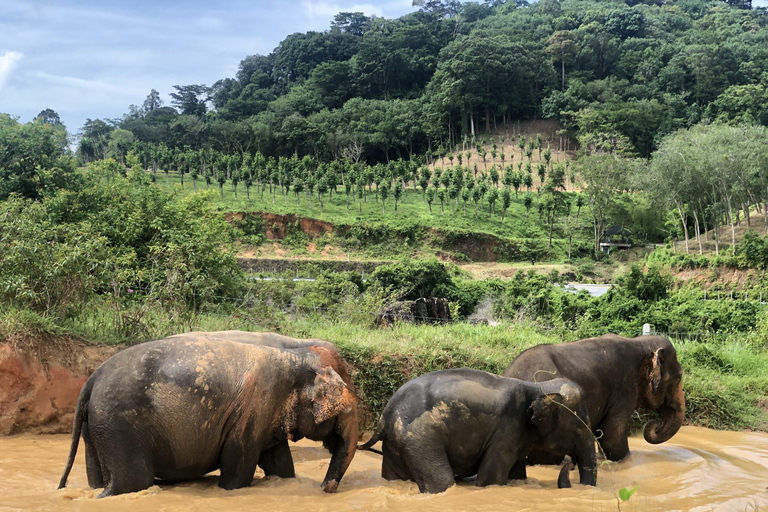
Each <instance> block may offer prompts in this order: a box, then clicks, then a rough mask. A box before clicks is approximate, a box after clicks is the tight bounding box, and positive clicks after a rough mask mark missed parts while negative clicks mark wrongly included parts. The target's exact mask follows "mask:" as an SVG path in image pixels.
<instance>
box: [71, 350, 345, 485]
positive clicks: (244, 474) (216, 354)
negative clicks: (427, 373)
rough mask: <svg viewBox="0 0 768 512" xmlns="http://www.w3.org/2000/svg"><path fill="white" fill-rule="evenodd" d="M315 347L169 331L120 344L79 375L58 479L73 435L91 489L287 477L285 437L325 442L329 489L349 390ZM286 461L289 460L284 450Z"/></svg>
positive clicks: (328, 356)
mask: <svg viewBox="0 0 768 512" xmlns="http://www.w3.org/2000/svg"><path fill="white" fill-rule="evenodd" d="M333 358H334V354H333V353H331V351H329V350H328V349H326V348H324V347H317V346H313V347H307V348H299V349H291V350H282V349H275V348H271V347H261V346H256V345H250V344H244V343H238V342H232V341H224V340H215V341H214V340H206V339H204V338H203V339H195V338H192V337H180V338H168V339H165V340H159V341H153V342H147V343H143V344H140V345H136V346H134V347H131V348H128V349H126V350H124V351H122V352H119V353H118V354H116V355H115V356H113V357H112V358H110V359H109V360H107V361H106V362H105V363H104V364H102V365H101V366H100V367H99V368H98V369H97V370H96V371H95V372H94V373H93V375H91V377H90V378H89V379H88V380H87V381H86V383H85V385H84V386H83V389H82V391H81V393H80V398H79V401H78V405H77V410H76V412H75V422H74V431H73V434H72V446H71V450H70V455H69V459H68V461H67V467H66V469H65V471H64V475H63V476H62V479H61V482H60V487H63V486H64V485H65V484H66V480H67V476H68V474H69V471H70V470H71V467H72V464H73V462H74V456H75V453H76V451H77V446H78V444H79V438H80V435H81V434H82V437H83V441H84V444H85V449H86V462H87V464H86V471H87V474H88V483H89V485H90V486H91V487H94V488H100V487H104V491H103V492H102V493H101V495H100V497H104V496H111V495H115V494H121V493H126V492H134V491H139V490H142V489H146V488H147V487H149V486H151V485H153V483H154V480H155V478H159V479H163V480H167V481H179V480H188V479H192V478H197V477H201V476H203V475H205V474H206V473H209V472H211V471H213V470H216V469H220V470H221V475H220V477H219V486H221V487H223V488H224V489H235V488H239V487H245V486H248V485H250V484H251V482H252V480H253V475H254V472H255V470H256V467H257V464H258V465H259V466H261V467H262V468H263V469H264V470H265V473H267V474H276V475H278V476H293V475H292V473H293V465H292V464H291V466H290V468H288V467H286V466H285V464H284V461H285V460H286V455H285V454H284V453H281V452H282V451H283V450H287V443H286V441H287V440H290V439H295V438H299V437H307V438H309V439H316V440H323V441H324V443H326V446H329V447H330V449H331V451H332V456H331V462H330V465H329V468H328V471H327V474H326V477H325V479H324V481H323V484H322V487H323V489H324V490H325V491H326V492H334V491H335V490H336V488H337V486H338V484H339V482H340V480H341V477H342V476H343V475H344V472H345V471H346V469H347V467H348V466H349V463H350V462H351V460H352V457H353V456H354V453H355V448H356V443H357V439H358V429H357V419H356V414H355V407H354V406H355V403H356V401H357V398H356V397H355V395H354V393H353V392H352V391H351V390H350V389H349V388H348V386H347V385H346V384H345V383H344V381H343V380H342V379H341V377H340V376H339V375H338V373H337V372H336V371H335V370H334V369H333V368H332V366H331V365H329V364H328V362H329V361H330V360H333ZM287 457H288V458H287V460H290V453H288V456H287Z"/></svg>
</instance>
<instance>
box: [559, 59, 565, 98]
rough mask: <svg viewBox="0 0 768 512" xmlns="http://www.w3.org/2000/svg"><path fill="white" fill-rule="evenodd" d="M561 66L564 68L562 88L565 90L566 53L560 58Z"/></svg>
mask: <svg viewBox="0 0 768 512" xmlns="http://www.w3.org/2000/svg"><path fill="white" fill-rule="evenodd" d="M560 68H561V70H562V88H563V90H565V55H563V56H562V58H561V59H560Z"/></svg>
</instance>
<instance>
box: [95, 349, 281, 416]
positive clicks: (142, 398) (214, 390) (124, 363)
mask: <svg viewBox="0 0 768 512" xmlns="http://www.w3.org/2000/svg"><path fill="white" fill-rule="evenodd" d="M279 352H280V351H278V350H275V349H270V348H266V347H249V346H245V345H241V344H237V343H231V342H227V343H212V342H206V341H197V340H187V339H164V340H157V341H152V342H147V343H142V344H140V345H136V346H133V347H130V348H128V349H126V350H124V351H122V352H119V353H117V354H115V355H114V356H112V357H111V358H110V359H108V360H107V361H106V362H104V364H102V365H101V366H100V367H99V368H98V370H97V371H96V372H95V373H94V374H93V375H92V376H91V378H92V379H94V381H93V389H92V391H91V396H90V401H91V403H92V404H94V406H97V407H98V408H99V410H98V411H93V413H94V414H95V415H104V414H105V413H106V414H107V415H108V414H109V413H110V412H111V413H121V414H140V413H152V412H158V411H159V412H162V410H163V409H164V408H167V407H170V408H181V407H187V408H188V409H189V410H190V411H191V410H195V409H199V408H200V407H203V408H206V409H213V408H214V406H215V405H216V404H217V403H226V402H228V401H231V400H233V399H234V398H235V397H236V396H237V394H238V392H239V390H240V387H241V386H242V383H243V380H244V379H243V375H245V374H246V372H250V374H252V375H258V374H259V369H260V367H262V366H266V365H268V364H269V362H270V360H271V358H273V357H274V356H275V355H276V354H277V353H279ZM270 356H272V357H270ZM92 409H93V407H92Z"/></svg>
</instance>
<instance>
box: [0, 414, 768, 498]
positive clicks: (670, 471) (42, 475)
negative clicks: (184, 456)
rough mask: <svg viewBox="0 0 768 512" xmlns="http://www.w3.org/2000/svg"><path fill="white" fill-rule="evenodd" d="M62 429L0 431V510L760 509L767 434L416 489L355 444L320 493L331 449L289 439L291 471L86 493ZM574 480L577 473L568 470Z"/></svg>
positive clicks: (638, 449)
mask: <svg viewBox="0 0 768 512" xmlns="http://www.w3.org/2000/svg"><path fill="white" fill-rule="evenodd" d="M69 439H70V438H69V436H67V435H52V436H33V435H22V436H15V437H5V438H0V510H2V511H7V510H33V511H35V510H46V511H47V510H65V511H68V510H76V511H110V512H112V511H118V512H119V511H128V510H130V511H135V510H142V511H150V510H162V511H176V510H178V511H185V512H189V511H205V512H214V511H219V510H243V511H245V510H248V511H253V510H281V511H283V510H284V511H291V512H321V511H342V512H346V511H364V510H366V511H367V510H377V511H381V510H397V511H405V512H410V511H415V512H426V511H432V510H435V511H441V512H445V511H448V510H467V511H469V510H484V511H487V510H536V511H542V510H567V511H569V512H571V511H574V512H578V511H601V510H605V511H608V510H619V506H618V502H617V499H616V494H617V492H618V490H619V489H620V488H622V487H635V486H637V488H638V489H637V492H636V494H635V495H634V496H633V497H632V498H631V499H630V500H629V501H628V502H626V503H624V504H623V505H622V506H621V510H625V511H634V510H665V511H667V510H686V511H688V510H690V511H718V512H719V511H729V512H730V511H757V510H768V434H759V433H744V432H717V431H713V430H708V429H704V428H697V427H683V429H681V430H680V432H679V433H678V434H677V435H676V436H675V437H674V438H672V440H671V441H670V442H667V443H664V444H661V445H657V446H652V445H649V444H647V443H646V442H645V441H643V439H642V438H632V439H630V448H631V449H632V454H631V455H630V457H629V458H628V459H626V460H624V461H622V462H620V463H618V464H612V465H610V467H602V468H601V470H600V473H599V475H598V486H597V487H596V488H592V487H583V486H580V485H574V487H573V488H572V489H557V482H556V480H557V473H558V471H557V468H555V467H533V468H529V471H528V480H526V481H525V482H510V483H509V484H508V485H506V486H492V487H486V488H478V487H475V486H474V485H471V484H470V483H466V482H461V483H459V484H458V485H456V486H454V487H452V488H451V489H449V490H448V491H447V492H445V493H442V494H437V495H421V494H419V492H418V489H417V487H416V485H415V484H414V483H412V482H387V481H385V480H383V479H382V478H381V477H380V473H379V471H380V468H381V458H380V456H378V455H376V454H373V453H370V452H360V453H358V454H357V456H356V457H355V459H354V460H353V461H352V465H351V466H350V468H349V470H348V471H347V474H346V476H345V477H344V480H342V482H341V485H340V486H339V492H338V493H337V494H333V495H327V494H324V493H322V492H321V491H320V482H321V481H322V478H323V476H324V474H325V470H326V468H327V466H328V461H329V455H328V453H327V452H326V451H325V450H324V449H323V448H322V447H321V446H320V445H319V444H317V443H313V442H311V441H302V442H300V443H298V444H295V445H292V452H293V456H294V460H295V461H296V474H297V475H298V478H296V479H285V480H283V479H279V478H273V477H270V478H263V474H259V473H257V477H259V478H258V479H257V480H256V481H254V483H253V485H252V486H251V487H249V488H246V489H238V490H235V491H224V490H222V489H220V488H219V487H218V486H217V485H216V482H217V477H216V476H215V475H210V476H207V477H205V478H202V479H200V480H196V481H192V482H186V483H177V484H161V485H156V486H154V487H151V488H150V489H147V490H145V491H142V492H139V493H132V494H126V495H122V496H115V497H111V498H107V499H103V500H96V499H94V498H95V496H96V495H97V494H98V492H99V491H97V490H93V489H89V488H88V485H87V480H86V476H85V460H84V456H83V447H82V444H81V446H80V450H79V452H78V456H77V460H76V461H75V467H74V469H73V471H72V473H71V475H70V478H69V484H68V486H67V488H66V489H62V490H60V491H58V490H56V486H57V484H58V481H59V478H60V476H61V472H62V469H63V467H64V463H65V461H66V457H67V452H68V449H69ZM572 479H573V480H574V481H578V476H577V474H576V473H575V472H574V473H572Z"/></svg>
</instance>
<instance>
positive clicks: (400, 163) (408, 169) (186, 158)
mask: <svg viewBox="0 0 768 512" xmlns="http://www.w3.org/2000/svg"><path fill="white" fill-rule="evenodd" d="M519 140H520V148H521V154H522V153H523V150H524V149H525V148H526V147H527V148H528V150H527V152H526V155H527V157H528V161H527V162H526V161H525V160H524V159H521V161H520V162H519V163H518V165H517V171H515V169H514V167H513V165H512V164H509V165H507V166H506V167H497V166H496V165H495V164H492V165H491V167H490V169H489V170H488V171H487V172H486V171H485V170H482V171H481V170H479V169H478V166H477V165H475V166H474V168H473V169H471V168H470V167H469V166H466V167H465V166H462V165H461V162H462V161H463V158H462V157H463V155H464V153H462V152H459V153H458V155H457V156H458V161H459V163H458V164H456V165H455V166H454V167H447V168H442V167H437V166H434V167H433V168H430V166H428V165H420V164H424V159H420V158H416V159H412V160H392V161H390V162H389V163H388V164H380V163H379V164H375V165H373V166H371V165H367V164H365V163H362V162H358V163H354V162H351V161H345V160H336V161H333V162H330V163H327V164H326V163H323V162H318V161H316V160H315V159H314V158H313V157H311V156H309V155H307V156H304V157H303V158H301V159H300V158H298V157H296V156H295V155H294V156H291V157H288V158H285V157H283V158H273V157H269V158H266V157H264V155H262V154H261V153H260V152H256V153H249V152H246V153H244V154H243V155H240V154H238V153H231V154H223V153H220V152H218V151H216V150H207V151H206V150H198V151H195V150H192V149H191V148H189V147H186V148H184V149H179V148H174V149H171V148H169V147H167V146H165V145H164V144H159V145H150V144H144V143H141V142H139V143H137V144H136V145H135V146H134V150H133V151H134V154H135V155H136V156H137V157H138V158H139V159H140V160H141V161H142V163H143V164H144V167H145V168H147V169H151V170H152V171H153V174H154V176H155V177H156V176H157V172H158V171H159V170H162V171H163V172H164V173H165V175H166V182H167V184H168V185H170V173H171V171H172V170H173V171H175V173H176V174H178V176H179V177H180V181H181V185H182V186H183V185H184V180H185V176H189V179H191V180H192V183H193V187H194V188H195V190H197V182H198V180H200V179H202V180H204V181H205V183H206V184H207V185H208V186H209V187H210V185H211V184H212V183H214V182H215V183H218V185H219V188H220V192H221V196H222V198H223V187H224V185H225V184H226V183H227V182H229V183H231V186H232V189H233V191H234V193H235V197H237V188H238V185H241V184H242V185H243V188H245V193H246V197H247V199H248V200H250V191H251V188H252V187H253V186H255V187H256V189H257V193H259V195H260V197H261V198H262V199H263V195H264V193H265V191H266V190H269V193H270V194H271V195H272V197H273V202H274V201H275V197H276V191H277V189H278V187H279V189H280V190H281V192H282V195H283V196H285V195H286V192H287V191H289V190H290V191H292V192H294V193H295V194H296V199H297V203H298V202H300V198H301V192H304V193H305V196H306V197H307V198H308V199H309V201H310V204H311V201H312V197H313V194H314V193H315V191H316V192H317V195H318V201H319V202H320V205H321V209H322V207H323V200H324V196H325V195H326V194H329V196H331V197H332V194H333V193H336V191H337V187H338V186H342V187H345V192H346V194H347V196H348V199H349V196H350V195H351V196H352V197H353V198H354V197H356V196H357V197H358V199H360V200H361V202H362V201H367V196H368V194H369V193H372V192H373V191H374V187H375V194H374V195H375V197H376V200H377V201H378V199H379V197H380V198H381V199H382V207H383V208H384V207H385V203H386V200H387V198H388V197H390V196H391V197H393V198H394V203H395V204H394V210H395V211H397V203H398V202H399V201H400V198H401V196H402V193H403V191H404V190H405V189H406V188H408V187H409V186H410V187H411V188H417V187H418V188H421V191H422V200H423V201H425V202H427V203H428V204H429V208H430V211H431V208H432V203H433V202H434V201H435V200H438V201H439V202H440V204H441V211H444V207H445V203H446V202H449V203H450V205H451V210H452V212H453V211H454V208H455V206H457V205H458V203H459V200H463V201H464V212H465V214H466V206H467V203H468V202H469V201H470V200H472V201H473V202H474V203H475V217H477V206H478V202H479V203H480V206H483V203H484V201H485V199H486V195H487V199H488V204H489V206H490V211H489V214H490V215H492V214H493V213H495V211H496V204H497V200H498V201H499V202H500V210H501V220H502V222H503V220H504V217H505V215H506V211H507V209H508V208H509V206H510V205H511V201H512V192H511V191H512V190H514V198H515V199H517V198H518V196H519V192H520V190H521V188H523V187H525V188H527V190H528V192H529V193H530V192H531V190H532V188H533V186H534V177H533V173H532V166H531V153H532V149H531V148H533V147H534V145H533V144H531V143H530V141H529V143H528V144H526V140H525V138H524V137H520V139H519ZM539 140H540V138H539ZM493 145H494V146H496V144H495V143H494V144H493ZM539 147H540V144H539ZM492 151H493V152H494V153H495V151H496V150H495V149H494V150H492ZM481 154H484V152H483V153H481ZM543 155H544V161H543V162H539V163H538V165H537V175H538V187H537V197H538V196H540V195H541V194H542V190H544V193H545V196H547V198H548V199H547V201H548V202H547V203H546V211H547V212H548V219H549V217H550V215H555V214H556V213H557V212H558V210H560V209H561V205H560V204H559V203H560V202H559V201H555V200H551V201H550V199H552V198H554V197H555V196H556V195H557V192H558V191H564V189H565V173H566V170H567V168H568V165H569V162H568V161H566V162H564V163H562V162H561V163H557V164H555V163H554V162H552V161H551V159H550V152H549V149H548V148H547V149H545V150H544V152H543ZM443 156H445V155H443ZM466 156H467V159H469V158H470V156H471V151H467V153H466ZM448 159H449V161H450V162H451V164H453V160H454V156H453V154H452V153H451V154H448ZM503 161H504V159H503V158H502V162H503ZM443 163H444V159H443ZM485 167H487V166H485ZM547 176H550V178H551V179H550V180H549V181H547ZM548 183H550V185H548ZM366 187H367V189H366ZM366 190H367V191H366ZM348 202H349V201H348ZM524 204H525V206H526V210H530V207H531V205H532V199H531V197H530V195H529V196H526V197H525V199H524ZM542 204H544V203H542ZM540 213H541V212H540Z"/></svg>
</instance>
